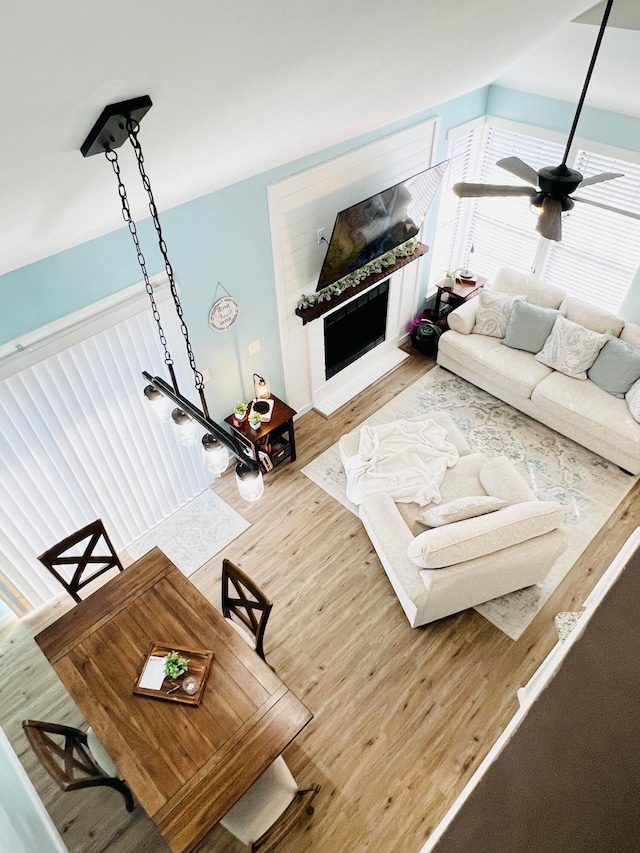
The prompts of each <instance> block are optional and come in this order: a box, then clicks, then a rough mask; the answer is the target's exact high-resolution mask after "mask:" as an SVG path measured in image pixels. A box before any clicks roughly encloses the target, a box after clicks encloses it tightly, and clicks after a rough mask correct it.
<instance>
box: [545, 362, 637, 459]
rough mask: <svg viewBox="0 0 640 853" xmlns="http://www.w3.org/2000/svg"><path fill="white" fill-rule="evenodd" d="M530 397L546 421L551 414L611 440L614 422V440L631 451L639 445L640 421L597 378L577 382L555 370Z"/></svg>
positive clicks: (594, 435) (586, 431)
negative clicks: (603, 388) (591, 380)
mask: <svg viewBox="0 0 640 853" xmlns="http://www.w3.org/2000/svg"><path fill="white" fill-rule="evenodd" d="M632 389H633V386H632ZM629 394H631V391H629ZM629 394H628V395H627V396H629ZM531 399H532V401H533V402H534V403H535V404H536V406H537V407H538V408H539V409H540V410H541V414H542V416H543V417H544V419H545V422H547V416H549V417H550V418H551V420H552V421H554V422H555V421H560V423H563V422H564V423H567V424H572V425H575V426H577V427H579V429H580V431H581V433H586V434H587V435H591V436H593V437H594V438H595V439H600V437H601V436H605V437H609V440H611V438H610V436H611V429H612V424H615V436H616V438H615V442H616V443H617V444H619V445H620V446H621V447H624V446H628V447H629V450H630V451H631V448H634V447H635V448H637V444H638V425H637V423H636V422H635V420H634V419H633V417H632V416H631V413H630V411H629V406H628V404H627V402H625V400H619V399H617V398H616V397H612V396H611V394H607V392H606V391H603V390H602V388H598V386H597V385H596V384H595V383H594V382H589V381H587V382H578V381H576V380H575V379H571V377H569V376H565V375H564V374H563V373H558V372H557V371H556V372H555V373H552V374H551V375H550V376H548V377H547V378H546V379H545V380H544V381H542V382H541V383H540V384H539V385H537V386H536V388H535V390H534V392H533V395H532V398H531ZM560 431H561V432H562V430H560ZM583 443H584V442H583ZM597 452H599V451H598V450H596V453H597Z"/></svg>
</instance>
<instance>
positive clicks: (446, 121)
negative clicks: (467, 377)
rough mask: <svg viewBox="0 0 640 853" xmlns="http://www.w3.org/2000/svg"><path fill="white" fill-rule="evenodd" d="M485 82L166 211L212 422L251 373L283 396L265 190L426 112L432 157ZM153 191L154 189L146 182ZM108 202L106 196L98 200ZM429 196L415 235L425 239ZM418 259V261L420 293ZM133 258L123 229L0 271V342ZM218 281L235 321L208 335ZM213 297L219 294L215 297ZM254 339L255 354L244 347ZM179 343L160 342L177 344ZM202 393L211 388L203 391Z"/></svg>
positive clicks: (240, 393)
mask: <svg viewBox="0 0 640 853" xmlns="http://www.w3.org/2000/svg"><path fill="white" fill-rule="evenodd" d="M487 95H488V88H484V89H480V90H477V91H474V92H471V93H470V94H468V95H465V96H463V97H460V98H457V99H455V100H453V101H450V102H448V103H446V104H443V105H440V106H438V107H435V108H433V109H430V110H426V111H424V112H422V113H419V114H416V115H413V116H411V117H408V118H406V119H404V120H402V121H398V122H395V123H394V124H392V125H388V126H386V127H384V128H380V129H378V130H376V131H372V132H370V133H367V134H363V135H361V136H359V137H357V138H354V139H351V140H349V141H348V142H345V143H343V144H340V145H336V146H333V147H332V148H329V149H326V150H324V151H320V152H317V153H315V154H313V155H310V156H307V157H305V158H302V159H299V160H296V161H294V162H291V163H287V164H285V165H283V166H280V167H278V168H275V169H271V170H269V171H268V172H264V173H262V174H260V175H256V176H254V177H252V178H249V179H247V180H245V181H241V182H239V183H236V184H233V185H231V186H229V187H226V188H223V189H221V190H218V191H216V192H213V193H210V194H208V195H205V196H202V197H201V198H198V199H196V200H194V201H190V202H187V203H185V204H182V205H179V206H177V207H175V208H172V209H171V210H169V211H166V212H165V213H163V214H162V230H163V236H164V238H165V240H166V243H167V246H168V249H169V256H170V258H171V264H172V266H173V270H174V275H175V278H176V281H177V282H178V283H179V286H180V295H181V300H182V304H183V309H184V314H185V318H186V320H187V324H188V326H189V332H190V337H191V340H192V344H193V348H194V352H195V355H196V360H197V363H198V367H199V368H200V369H201V370H204V369H205V368H208V369H209V371H210V374H211V384H210V385H209V386H208V388H207V398H208V402H209V407H210V410H211V414H212V416H213V417H214V418H215V419H217V420H221V419H222V418H223V417H224V416H225V415H226V414H228V413H229V411H230V410H231V408H232V406H233V404H234V403H235V402H236V400H238V399H240V398H243V397H244V398H249V397H250V396H251V395H252V389H253V385H252V375H253V372H254V371H255V372H257V373H260V374H261V375H264V376H266V377H267V379H268V380H269V382H270V384H271V387H272V389H273V391H274V392H275V393H276V394H278V395H283V394H284V380H283V368H282V362H281V354H280V340H279V329H278V317H277V305H276V291H275V281H274V272H273V260H272V252H271V236H270V230H269V211H268V200H267V188H268V186H269V185H270V184H273V183H276V182H278V181H281V180H283V179H284V178H287V177H289V176H290V175H293V174H295V173H297V172H301V171H304V170H305V169H309V168H311V167H313V166H316V165H318V164H319V163H322V162H325V161H326V160H329V159H332V158H334V157H337V156H340V155H341V154H344V153H346V152H348V151H351V150H353V149H355V148H358V147H360V146H362V145H367V144H368V143H370V142H373V141H376V140H378V139H381V138H383V137H385V136H388V135H391V134H393V133H397V132H398V131H401V130H404V129H405V128H407V127H411V126H412V125H415V124H418V123H420V122H423V121H426V120H428V119H430V118H433V117H435V116H439V117H440V120H441V135H440V139H439V151H438V155H439V159H444V157H445V156H446V150H447V144H446V133H447V130H448V129H449V128H451V127H455V126H456V125H458V124H461V123H463V122H466V121H470V120H471V119H473V118H477V117H479V116H482V115H484V114H485V112H486V102H487ZM156 192H159V188H156ZM108 203H113V204H114V205H116V204H118V197H117V195H116V193H115V189H114V195H113V198H110V199H105V204H108ZM436 205H437V202H436V203H434V206H433V214H432V216H431V217H430V218H429V223H428V227H427V230H426V234H425V238H424V239H425V241H426V242H427V244H428V245H429V244H430V245H433V239H434V234H435V223H436V216H435V212H436V210H437V207H436ZM138 231H139V235H140V242H141V244H142V248H143V251H144V254H145V258H146V262H147V269H148V272H149V274H150V275H153V274H155V273H158V272H161V271H162V270H163V268H164V264H163V261H162V258H161V255H160V253H159V250H158V247H157V241H156V237H155V231H154V229H153V226H152V223H151V222H150V220H148V219H147V220H144V221H142V222H140V223H138ZM428 258H429V256H428V255H427V256H426V263H423V265H422V275H423V292H424V289H425V286H426V284H425V283H426V280H427V276H428ZM140 279H141V275H140V271H139V268H138V266H137V262H136V255H135V251H134V248H133V245H132V243H131V238H130V236H129V232H128V230H127V229H125V228H122V229H119V230H118V231H115V232H113V233H111V234H107V235H105V236H104V237H100V238H97V239H95V240H91V241H89V242H87V243H84V244H82V245H80V246H77V247H75V248H73V249H69V250H67V251H65V252H60V253H59V254H56V255H53V256H51V257H49V258H45V259H44V260H41V261H38V262H36V263H33V264H30V265H28V266H26V267H22V268H21V269H18V270H15V271H13V272H10V273H7V274H6V275H4V276H0V302H1V303H2V305H3V310H2V312H0V344H3V343H6V342H8V341H11V340H14V339H16V338H19V336H20V335H23V334H25V333H27V332H30V331H33V330H34V329H37V328H39V327H40V326H43V325H45V324H46V323H49V322H52V321H53V320H56V319H58V318H60V317H63V316H65V315H66V314H69V313H71V312H73V311H77V310H78V309H80V308H83V307H86V306H88V305H91V304H92V303H94V302H96V301H97V300H99V299H102V298H104V297H105V296H109V295H111V294H113V293H116V292H117V291H119V290H122V289H124V288H126V287H128V286H130V285H131V284H134V283H136V282H138V281H140ZM217 282H221V283H222V285H223V286H224V288H225V290H226V291H228V292H229V293H230V294H231V295H232V296H234V297H235V298H236V299H237V300H238V301H239V303H240V316H239V319H238V321H237V323H236V324H235V325H234V326H233V327H232V328H231V329H230V330H229V331H227V332H222V333H221V332H214V331H212V330H211V329H210V327H209V325H208V315H209V310H210V308H211V305H212V303H213V300H214V294H215V292H216V284H217ZM217 295H218V296H220V295H222V293H221V292H219V293H218V294H217ZM255 340H260V344H261V349H260V352H259V353H257V354H256V355H254V356H251V357H250V356H249V355H248V346H249V344H250V343H252V342H253V341H255ZM181 345H182V342H181V341H178V342H173V341H171V342H170V346H171V347H172V348H173V347H176V346H181ZM209 389H212V390H211V391H210V390H209Z"/></svg>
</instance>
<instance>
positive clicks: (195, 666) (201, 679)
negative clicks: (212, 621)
mask: <svg viewBox="0 0 640 853" xmlns="http://www.w3.org/2000/svg"><path fill="white" fill-rule="evenodd" d="M169 652H178V654H179V655H182V657H185V658H186V659H187V660H188V661H189V668H188V669H187V671H186V672H185V673H184V674H183V675H181V676H180V677H179V678H167V677H165V679H164V681H163V682H162V688H161V689H160V690H150V689H149V688H147V687H140V686H139V681H140V678H141V676H142V673H143V672H144V668H145V666H146V665H147V661H148V660H149V658H150V657H151V656H152V655H157V656H158V657H164V656H166V655H168V654H169ZM212 661H213V652H212V651H209V650H208V649H181V648H178V647H177V646H168V645H166V644H164V643H153V644H152V645H151V646H150V647H149V651H148V652H147V653H146V654H145V656H144V657H143V658H142V660H141V661H140V665H139V666H138V677H137V678H136V680H135V683H134V685H133V692H134V693H137V694H138V695H139V696H149V697H151V698H152V699H162V700H164V701H165V702H179V703H180V704H182V705H199V704H200V700H201V699H202V693H203V691H204V686H205V684H206V681H207V678H208V676H209V670H210V669H211V663H212ZM188 676H192V677H193V678H195V679H196V681H197V682H198V689H197V690H196V692H195V693H193V694H192V695H189V694H188V693H185V692H184V690H181V689H178V690H176V691H175V692H174V693H167V690H171V689H172V688H173V687H176V686H177V685H178V684H181V683H182V680H183V679H184V678H187V677H188Z"/></svg>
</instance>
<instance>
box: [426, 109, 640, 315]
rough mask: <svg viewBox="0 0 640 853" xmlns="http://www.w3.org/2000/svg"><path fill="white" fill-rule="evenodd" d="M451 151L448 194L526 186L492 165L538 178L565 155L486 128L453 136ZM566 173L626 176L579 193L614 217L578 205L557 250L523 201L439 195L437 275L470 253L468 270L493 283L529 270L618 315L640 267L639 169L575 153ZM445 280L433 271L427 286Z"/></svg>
mask: <svg viewBox="0 0 640 853" xmlns="http://www.w3.org/2000/svg"><path fill="white" fill-rule="evenodd" d="M449 149H450V155H449V156H451V157H452V163H454V162H457V163H458V164H459V168H458V169H457V171H456V172H455V174H454V173H453V170H451V171H450V176H449V183H448V187H449V189H450V188H451V187H452V186H453V184H454V183H456V181H473V182H479V183H489V184H509V185H518V184H523V185H524V184H525V182H524V181H521V180H520V179H519V178H517V177H515V176H514V175H511V174H510V173H509V172H507V171H505V170H504V169H501V168H499V167H498V166H496V162H497V161H498V160H500V159H502V158H504V157H512V156H516V157H520V159H521V160H523V161H524V162H525V163H527V164H528V165H530V166H531V167H532V168H533V169H535V170H536V171H537V170H538V169H540V168H541V167H542V166H548V165H550V164H557V163H560V162H561V161H562V156H563V153H564V147H563V145H562V144H560V143H556V142H552V141H549V140H545V139H540V138H537V137H533V136H530V135H526V134H522V133H517V132H515V131H513V130H507V129H504V128H498V127H493V126H490V125H486V126H484V127H482V128H475V129H473V130H471V131H468V132H465V133H463V134H462V135H459V136H454V137H453V138H452V139H451V141H450V145H449ZM569 165H570V166H571V167H572V168H575V169H577V170H578V171H580V172H581V173H582V174H583V175H584V176H585V177H588V176H590V175H594V174H598V173H600V172H621V173H623V175H624V177H622V178H616V179H615V180H612V181H605V182H603V183H600V184H594V185H593V186H590V187H585V188H584V189H583V190H579V191H578V193H577V194H578V195H580V196H582V197H584V198H586V199H589V200H591V201H597V202H599V203H601V204H606V205H609V206H611V207H614V208H617V209H618V210H617V211H610V210H604V209H603V208H598V207H593V206H592V205H589V204H580V203H579V202H576V205H575V208H574V210H573V211H572V212H571V213H570V214H569V215H567V216H565V217H564V218H563V222H562V232H563V237H562V241H561V242H560V243H556V242H553V241H549V240H544V239H543V238H541V237H540V236H539V235H538V233H537V232H536V230H535V221H534V219H533V214H532V213H531V212H530V210H529V205H528V204H527V199H526V197H521V198H479V199H458V198H457V197H456V196H455V195H454V193H453V192H449V193H443V204H445V206H444V207H443V209H442V211H441V213H440V214H439V218H438V229H437V235H436V240H435V246H434V260H435V259H436V258H437V260H438V267H440V266H441V265H444V266H446V269H448V270H453V269H456V268H457V267H460V266H465V265H466V260H467V258H468V254H466V253H468V248H469V246H470V245H473V247H474V254H473V268H474V269H475V270H476V271H479V272H481V273H482V274H483V275H485V276H487V277H488V278H490V279H491V278H493V277H494V276H495V274H496V272H497V271H498V269H499V268H500V267H502V266H510V267H513V268H515V269H520V270H529V269H531V270H532V271H533V272H534V273H535V274H536V275H538V276H540V277H541V278H542V279H544V280H545V281H547V282H549V283H550V284H556V285H558V286H559V287H562V288H563V289H564V290H566V291H567V292H568V293H570V294H571V295H574V296H579V297H580V298H582V299H585V300H587V301H590V302H594V303H596V304H601V305H606V306H607V308H608V309H609V310H611V311H613V312H615V311H617V310H618V309H619V307H620V305H621V304H622V301H623V299H624V297H625V295H626V293H627V290H628V288H629V286H630V284H631V281H632V279H633V276H634V274H635V272H636V270H637V269H638V267H639V265H640V219H636V218H634V217H633V215H632V216H630V215H629V213H630V214H635V215H637V216H640V164H637V163H634V162H630V161H627V160H621V159H620V158H618V157H616V156H607V155H606V154H602V153H594V152H589V151H585V150H580V151H578V153H577V155H576V158H575V161H574V162H573V163H569ZM625 212H626V214H625ZM441 223H442V228H441ZM442 274H443V273H442V270H441V269H433V268H432V272H431V284H433V283H434V282H435V281H437V280H439V279H441V278H442Z"/></svg>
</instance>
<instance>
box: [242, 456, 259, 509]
mask: <svg viewBox="0 0 640 853" xmlns="http://www.w3.org/2000/svg"><path fill="white" fill-rule="evenodd" d="M236 484H237V486H238V491H239V492H240V497H241V498H244V500H245V501H257V500H259V499H260V498H261V497H262V495H263V494H264V479H263V477H262V472H261V471H260V469H259V468H253V467H251V466H250V465H247V464H246V462H242V461H240V462H238V464H237V465H236Z"/></svg>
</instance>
